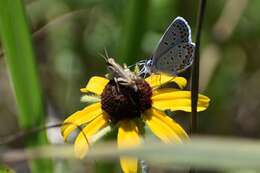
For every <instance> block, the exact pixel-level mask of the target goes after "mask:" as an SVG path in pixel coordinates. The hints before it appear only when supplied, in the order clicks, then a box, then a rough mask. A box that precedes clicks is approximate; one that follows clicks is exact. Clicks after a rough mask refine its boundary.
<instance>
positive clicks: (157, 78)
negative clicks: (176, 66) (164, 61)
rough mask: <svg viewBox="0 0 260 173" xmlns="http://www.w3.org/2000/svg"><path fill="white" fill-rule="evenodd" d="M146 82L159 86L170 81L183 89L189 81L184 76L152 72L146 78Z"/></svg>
mask: <svg viewBox="0 0 260 173" xmlns="http://www.w3.org/2000/svg"><path fill="white" fill-rule="evenodd" d="M145 81H146V82H148V83H149V85H150V86H151V87H158V86H161V85H163V84H166V83H168V82H174V83H176V84H177V85H178V86H179V87H180V88H181V89H183V88H184V87H185V86H186V84H187V81H186V79H185V78H183V77H177V76H169V75H166V74H163V73H162V74H152V75H151V76H149V77H148V78H146V79H145Z"/></svg>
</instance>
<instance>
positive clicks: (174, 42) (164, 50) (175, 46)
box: [138, 17, 195, 76]
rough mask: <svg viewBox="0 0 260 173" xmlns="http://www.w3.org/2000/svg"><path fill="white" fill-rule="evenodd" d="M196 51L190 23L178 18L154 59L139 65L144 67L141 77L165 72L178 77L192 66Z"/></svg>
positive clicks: (158, 47)
mask: <svg viewBox="0 0 260 173" xmlns="http://www.w3.org/2000/svg"><path fill="white" fill-rule="evenodd" d="M194 50H195V44H194V43H193V42H192V40H191V29H190V26H189V24H188V22H187V21H186V20H185V19H184V18H182V17H176V18H175V19H174V20H173V22H172V23H171V24H170V26H169V27H168V28H167V30H166V31H165V33H164V34H163V36H162V37H161V39H160V41H159V43H158V45H157V48H156V50H155V52H154V54H153V56H152V58H150V59H148V60H143V61H140V62H139V63H138V64H139V65H142V66H143V68H142V69H141V71H140V75H142V74H144V75H146V74H147V73H148V74H151V73H157V72H163V73H166V74H170V75H174V76H176V75H177V74H179V73H180V72H183V71H185V70H186V69H187V68H189V67H190V66H191V65H192V62H193V57H194Z"/></svg>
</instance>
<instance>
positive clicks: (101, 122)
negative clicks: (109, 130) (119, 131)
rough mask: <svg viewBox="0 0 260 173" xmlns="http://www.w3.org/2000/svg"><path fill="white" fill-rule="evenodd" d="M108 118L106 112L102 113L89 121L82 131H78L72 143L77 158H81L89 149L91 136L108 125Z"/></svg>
mask: <svg viewBox="0 0 260 173" xmlns="http://www.w3.org/2000/svg"><path fill="white" fill-rule="evenodd" d="M108 123H109V120H108V116H107V115H106V114H102V115H100V116H98V117H97V118H96V119H94V120H93V121H92V122H90V123H89V124H88V125H87V126H86V127H85V128H84V129H83V131H82V132H80V133H79V135H78V137H77V138H76V141H75V144H74V151H75V155H76V157H78V158H83V157H84V156H85V155H86V154H87V152H88V149H89V144H90V142H91V137H92V136H93V135H94V134H95V133H97V132H98V131H99V130H100V129H102V128H104V127H105V126H106V125H108Z"/></svg>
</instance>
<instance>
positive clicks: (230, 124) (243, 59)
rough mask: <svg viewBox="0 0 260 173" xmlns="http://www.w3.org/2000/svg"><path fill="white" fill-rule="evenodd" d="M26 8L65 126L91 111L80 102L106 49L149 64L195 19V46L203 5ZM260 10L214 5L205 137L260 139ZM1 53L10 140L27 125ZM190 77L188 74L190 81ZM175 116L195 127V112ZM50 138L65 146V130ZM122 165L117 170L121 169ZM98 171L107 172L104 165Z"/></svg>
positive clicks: (50, 95) (123, 2) (100, 70)
mask: <svg viewBox="0 0 260 173" xmlns="http://www.w3.org/2000/svg"><path fill="white" fill-rule="evenodd" d="M24 3H25V7H26V14H27V17H28V23H29V26H30V29H31V32H32V37H33V48H34V50H35V53H36V65H37V70H38V72H39V74H40V85H41V87H42V89H43V97H44V102H45V108H46V112H47V113H46V114H45V118H46V120H47V123H52V124H53V123H57V122H62V120H64V118H65V117H67V116H68V115H70V114H71V113H73V112H75V111H76V110H78V109H80V108H83V107H84V106H85V104H83V103H80V97H81V93H80V92H79V89H80V88H82V87H84V86H85V85H86V82H87V81H88V79H89V78H90V76H93V75H104V74H105V73H106V66H105V62H104V60H103V58H102V57H101V56H99V53H104V48H106V49H107V51H108V54H109V56H111V57H113V58H115V59H116V60H117V61H118V62H120V63H126V64H129V65H130V64H133V63H135V62H137V61H139V60H142V59H145V58H147V57H149V56H150V55H152V53H153V51H154V49H155V48H156V44H157V43H158V41H159V39H160V37H161V36H162V34H163V32H164V31H165V29H166V28H167V26H168V25H169V24H170V23H171V21H172V20H173V19H174V18H175V17H177V16H182V17H184V18H185V19H186V20H187V21H188V22H189V24H190V26H191V28H192V36H193V41H194V35H195V34H194V33H195V27H196V26H195V24H196V15H197V6H198V1H197V0H194V1H190V0H141V1H138V0H131V1H130V0H128V1H127V0H26V1H24ZM259 7H260V1H259V0H250V1H249V0H218V1H208V3H207V7H206V15H205V23H204V26H203V31H202V41H201V42H202V46H201V62H200V63H201V67H200V92H202V93H203V94H205V95H207V96H209V97H210V98H211V100H212V101H211V105H210V107H209V109H208V110H207V111H205V112H203V113H199V117H198V120H199V123H198V129H199V134H201V135H225V136H243V137H250V138H258V137H259V136H260V117H259V113H260V91H259V88H260V80H259V78H260V58H259V55H260V20H259V16H260V11H259ZM14 13H15V11H14ZM13 20H15V18H14V19H13ZM17 29H19V28H17ZM0 52H2V53H1V54H2V55H1V57H0V136H7V135H10V134H13V133H16V132H17V131H19V130H20V127H19V125H18V124H19V123H18V119H17V115H18V113H17V109H16V102H15V97H14V94H13V91H12V84H11V82H10V78H9V76H8V69H7V66H6V62H5V57H4V50H3V49H2V47H1V49H0ZM20 65H21V66H23V64H22V63H21V64H20ZM189 73H190V71H186V72H184V73H183V74H181V75H182V76H185V77H187V78H189V76H190V75H189ZM176 116H177V119H178V120H179V121H180V122H181V123H182V124H183V125H184V126H186V127H187V128H188V124H187V123H188V122H189V116H190V115H189V114H187V113H186V114H184V113H177V115H176ZM48 137H49V140H50V141H51V142H52V143H60V142H62V140H61V137H60V134H59V129H52V130H49V131H48ZM21 145H22V144H20V143H19V142H18V143H15V144H12V145H9V146H0V147H1V148H3V150H4V149H5V148H13V147H20V146H21ZM69 164H73V163H69ZM92 164H94V165H98V164H99V163H92ZM57 165H58V163H56V166H57ZM86 167H87V166H86V165H84V166H83V164H82V165H81V167H77V168H74V169H72V171H71V172H84V170H86V169H87V168H86ZM115 167H116V168H115V170H116V169H118V168H117V167H118V165H117V166H115ZM14 169H15V170H17V172H26V171H28V167H27V166H26V164H24V163H21V164H18V165H14ZM56 169H58V168H57V167H56ZM88 169H90V168H88ZM56 171H57V170H56ZM56 171H55V172H56ZM60 171H61V172H63V171H64V170H63V169H60ZM96 171H100V172H106V171H102V166H100V167H99V168H97V169H96ZM163 171H164V170H156V169H155V171H154V172H163ZM89 172H91V171H89ZM151 172H153V171H151ZM164 172H165V171H164Z"/></svg>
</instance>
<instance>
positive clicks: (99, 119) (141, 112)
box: [61, 75, 210, 173]
mask: <svg viewBox="0 0 260 173" xmlns="http://www.w3.org/2000/svg"><path fill="white" fill-rule="evenodd" d="M169 82H174V83H176V84H177V85H178V86H179V88H180V89H176V88H175V89H174V88H160V86H161V85H164V84H166V83H169ZM186 83H187V81H186V80H185V78H182V77H172V76H167V75H151V76H150V77H148V78H146V79H145V80H143V79H141V80H139V81H137V84H136V85H137V88H138V91H137V92H132V90H131V89H129V88H127V87H118V86H117V85H116V84H115V82H113V80H110V81H109V80H108V79H106V78H103V77H98V76H94V77H92V78H91V79H90V80H89V82H88V84H87V86H86V87H85V88H83V89H81V91H82V92H84V93H94V94H96V95H98V96H101V100H100V101H99V102H97V103H94V104H92V105H90V106H87V107H85V108H84V109H83V110H80V111H78V112H75V113H74V114H72V115H71V116H69V117H68V118H67V119H66V120H65V121H64V123H65V124H66V125H64V126H63V127H62V129H61V132H62V135H63V137H64V139H65V140H66V139H67V137H68V136H69V134H70V133H71V132H72V131H73V130H75V128H76V126H75V125H78V126H81V125H84V128H83V131H82V132H80V133H79V135H78V136H77V138H76V140H75V144H74V148H75V153H76V156H78V157H80V158H82V157H84V156H85V155H86V153H87V151H88V149H89V144H91V143H93V142H94V141H95V139H94V136H95V134H97V133H98V132H99V131H101V130H102V129H105V128H106V127H108V126H109V125H110V124H111V123H116V124H117V125H118V136H117V143H118V147H119V148H132V147H136V146H138V145H139V144H140V143H141V137H140V136H141V134H140V129H139V126H138V124H137V123H136V121H135V120H136V119H137V118H141V119H142V120H143V121H144V122H145V124H146V125H148V127H149V128H150V129H151V131H152V132H153V133H154V134H155V135H156V136H157V137H158V138H159V139H161V140H162V141H163V142H165V143H170V142H181V141H182V140H183V139H187V138H188V135H187V134H186V132H185V131H184V129H183V128H182V127H181V126H180V125H179V124H178V123H177V122H175V121H174V120H173V119H172V118H170V117H168V116H167V115H166V114H165V113H164V112H163V111H164V110H166V109H169V110H171V111H176V110H182V111H186V112H190V111H191V92H190V91H184V90H182V89H183V88H184V87H185V86H186ZM209 101H210V99H209V98H208V97H206V96H204V95H199V99H198V111H203V110H205V109H206V108H207V107H208V105H209ZM68 123H71V124H68ZM73 124H74V125H73ZM85 138H87V139H88V140H86V139H85ZM120 163H121V167H122V169H123V171H124V172H125V173H135V172H137V165H138V162H137V159H136V158H133V157H121V158H120Z"/></svg>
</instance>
